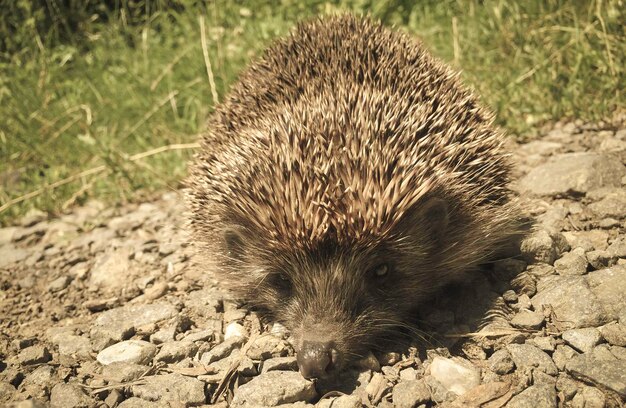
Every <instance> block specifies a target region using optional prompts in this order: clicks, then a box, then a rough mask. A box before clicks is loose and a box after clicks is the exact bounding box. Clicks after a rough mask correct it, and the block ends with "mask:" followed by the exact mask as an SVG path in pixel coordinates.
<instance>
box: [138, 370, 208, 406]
mask: <svg viewBox="0 0 626 408" xmlns="http://www.w3.org/2000/svg"><path fill="white" fill-rule="evenodd" d="M144 379H145V383H144V384H139V385H133V386H132V387H131V392H132V395H133V396H135V397H139V398H142V399H144V400H147V401H160V402H163V403H165V402H166V401H178V402H181V403H183V404H185V405H186V406H194V405H200V404H203V403H205V402H206V396H205V395H204V383H203V382H202V381H200V380H198V379H196V378H192V377H185V376H183V375H180V374H176V373H172V374H166V375H155V376H149V377H144Z"/></svg>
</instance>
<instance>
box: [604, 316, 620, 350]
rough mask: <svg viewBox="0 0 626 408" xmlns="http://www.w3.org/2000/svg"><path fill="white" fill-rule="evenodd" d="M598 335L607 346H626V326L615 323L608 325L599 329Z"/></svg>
mask: <svg viewBox="0 0 626 408" xmlns="http://www.w3.org/2000/svg"><path fill="white" fill-rule="evenodd" d="M600 333H601V334H602V337H604V339H605V340H606V341H607V342H608V343H609V344H612V345H614V346H621V347H625V346H626V325H624V324H622V323H617V322H613V323H609V324H607V325H605V326H602V327H600Z"/></svg>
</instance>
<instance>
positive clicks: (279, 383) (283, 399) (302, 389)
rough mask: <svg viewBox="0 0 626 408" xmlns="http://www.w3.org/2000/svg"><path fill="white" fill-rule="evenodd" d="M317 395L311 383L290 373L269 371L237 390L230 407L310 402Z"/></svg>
mask: <svg viewBox="0 0 626 408" xmlns="http://www.w3.org/2000/svg"><path fill="white" fill-rule="evenodd" d="M316 395H317V393H316V391H315V386H314V384H313V383H312V382H311V381H308V380H305V379H304V378H303V377H302V376H301V375H300V373H297V372H292V371H269V372H267V373H264V374H261V375H259V376H257V377H254V378H253V379H252V380H251V381H250V382H248V383H246V384H244V385H242V386H241V387H239V388H238V389H237V392H236V393H235V398H234V399H233V402H232V406H234V407H237V406H267V407H273V406H276V405H279V404H287V403H290V402H296V401H311V400H312V399H313V398H315V396H316Z"/></svg>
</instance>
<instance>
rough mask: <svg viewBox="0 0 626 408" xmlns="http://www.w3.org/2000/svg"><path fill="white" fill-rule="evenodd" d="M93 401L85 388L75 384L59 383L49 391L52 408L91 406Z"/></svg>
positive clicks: (88, 407)
mask: <svg viewBox="0 0 626 408" xmlns="http://www.w3.org/2000/svg"><path fill="white" fill-rule="evenodd" d="M95 405H96V403H95V401H94V400H93V399H92V398H91V397H89V395H87V393H86V392H85V390H84V389H83V388H82V387H80V386H78V385H75V384H65V383H59V384H57V385H55V386H54V388H52V391H51V393H50V406H51V407H52V408H91V407H95Z"/></svg>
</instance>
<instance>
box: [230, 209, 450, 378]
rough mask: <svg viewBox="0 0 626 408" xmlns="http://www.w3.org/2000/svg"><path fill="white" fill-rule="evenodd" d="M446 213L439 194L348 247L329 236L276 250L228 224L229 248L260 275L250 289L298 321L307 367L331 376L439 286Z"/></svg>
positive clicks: (283, 318) (276, 312)
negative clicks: (383, 234) (376, 236)
mask: <svg viewBox="0 0 626 408" xmlns="http://www.w3.org/2000/svg"><path fill="white" fill-rule="evenodd" d="M446 220H447V211H446V206H445V205H444V204H443V201H442V200H438V199H431V200H427V201H426V202H425V203H424V204H422V205H420V206H419V207H418V208H416V209H415V210H414V211H411V212H409V213H408V214H407V215H406V216H405V217H404V218H403V219H402V220H401V222H400V223H398V225H397V226H396V227H395V229H394V231H393V232H392V234H390V238H389V239H386V240H379V241H377V243H376V244H371V243H370V244H369V245H359V244H358V243H356V244H353V245H349V246H345V247H342V246H341V245H340V244H338V243H337V242H336V241H335V240H334V239H333V238H332V237H328V239H327V240H325V241H324V242H321V243H318V245H316V246H314V247H311V248H307V249H300V250H298V251H291V252H289V251H288V250H282V251H273V250H268V249H266V248H263V246H262V244H261V243H260V242H261V241H262V238H261V237H259V236H257V235H256V234H246V233H244V232H243V231H242V230H241V229H238V228H227V229H225V230H224V245H225V246H226V248H227V251H225V253H226V254H228V259H229V260H230V261H231V262H232V261H235V262H236V263H235V264H234V265H233V267H237V268H240V269H241V268H244V269H247V270H248V271H249V273H247V275H248V276H249V279H251V280H253V282H252V281H251V282H247V283H246V284H245V285H244V286H245V288H246V290H247V292H246V293H244V294H243V297H244V298H246V299H248V301H249V302H250V303H251V304H253V305H255V306H257V307H261V308H263V309H265V310H268V311H269V312H270V313H271V315H272V317H273V318H274V319H275V320H277V321H280V322H281V323H283V324H284V325H285V326H286V327H288V328H289V329H291V331H292V334H293V337H294V340H295V342H294V346H295V348H296V350H297V352H298V364H299V367H300V372H301V373H302V375H303V376H304V377H306V378H320V377H327V376H329V375H331V374H333V373H335V372H338V371H340V370H341V369H342V368H343V367H345V365H346V364H347V363H348V362H350V361H351V360H353V359H355V358H357V357H359V356H362V355H363V354H365V353H366V352H367V351H368V350H369V349H370V348H371V347H374V346H376V345H378V344H379V340H380V339H381V338H382V337H386V336H387V335H391V334H392V333H393V332H394V329H395V328H397V327H398V326H400V325H405V324H406V323H407V317H408V316H411V315H412V311H413V309H414V308H415V307H417V306H418V305H419V303H420V302H422V301H423V300H424V299H425V298H426V296H427V295H428V294H430V293H432V287H433V282H432V281H433V273H434V271H435V269H436V268H437V266H436V262H437V261H436V258H437V253H438V252H439V248H438V247H437V246H438V245H439V243H440V234H441V233H443V231H445V224H446ZM259 240H260V241H259ZM252 265H254V267H252ZM241 275H242V274H241V273H240V274H239V276H241Z"/></svg>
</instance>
